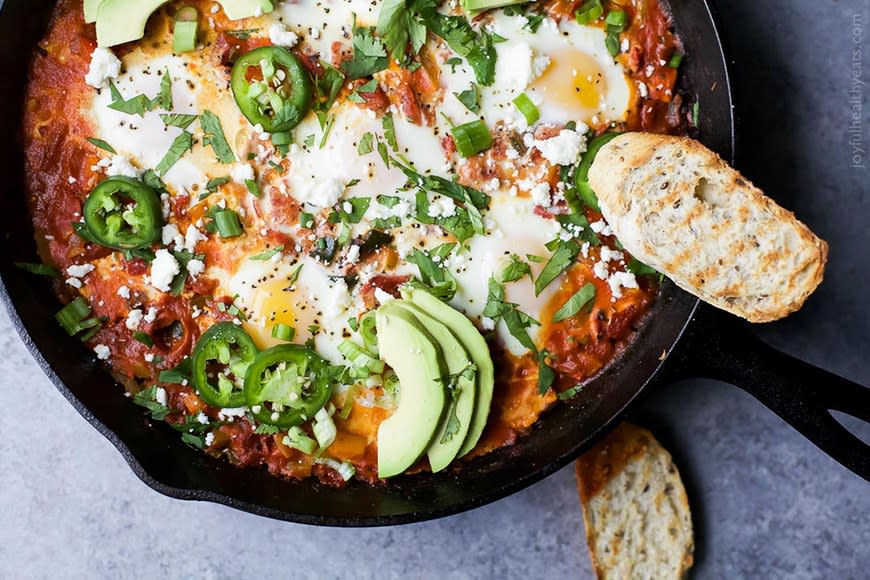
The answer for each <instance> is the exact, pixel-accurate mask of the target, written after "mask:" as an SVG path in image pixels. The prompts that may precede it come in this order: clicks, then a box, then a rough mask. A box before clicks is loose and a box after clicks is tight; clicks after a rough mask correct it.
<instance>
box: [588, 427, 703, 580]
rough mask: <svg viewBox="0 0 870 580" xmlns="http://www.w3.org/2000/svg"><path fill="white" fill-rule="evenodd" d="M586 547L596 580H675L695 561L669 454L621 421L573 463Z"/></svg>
mask: <svg viewBox="0 0 870 580" xmlns="http://www.w3.org/2000/svg"><path fill="white" fill-rule="evenodd" d="M576 470H577V489H578V491H579V494H580V502H581V504H582V506H583V521H584V526H585V529H586V542H587V545H588V547H589V554H590V556H591V559H592V567H593V569H594V570H595V574H596V576H597V577H598V578H602V579H603V578H620V579H623V578H655V579H657V580H659V579H667V578H682V577H683V576H685V575H686V572H687V571H688V570H689V568H691V567H692V564H693V562H694V547H695V544H694V534H693V529H692V517H691V511H690V509H689V500H688V496H687V495H686V490H685V488H684V486H683V482H682V480H681V479H680V474H679V472H678V471H677V468H676V466H675V465H674V463H673V460H672V458H671V455H670V454H669V453H668V452H667V450H665V449H664V447H662V446H661V445H660V444H659V442H658V441H656V439H655V438H654V437H653V436H652V434H651V433H650V432H649V431H647V430H646V429H644V428H642V427H638V426H636V425H633V424H631V423H622V424H620V425H619V426H618V427H616V429H614V430H613V431H611V432H610V433H609V434H608V435H607V436H606V437H604V438H603V439H601V440H599V441H598V442H597V443H596V444H595V445H594V446H593V447H592V448H591V449H589V451H587V452H586V453H584V454H583V456H582V457H581V458H580V459H578V460H577V464H576Z"/></svg>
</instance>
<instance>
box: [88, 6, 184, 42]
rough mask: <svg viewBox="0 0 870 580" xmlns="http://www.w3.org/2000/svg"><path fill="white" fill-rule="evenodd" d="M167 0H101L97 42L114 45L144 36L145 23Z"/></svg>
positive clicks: (98, 14)
mask: <svg viewBox="0 0 870 580" xmlns="http://www.w3.org/2000/svg"><path fill="white" fill-rule="evenodd" d="M166 2H167V0H102V2H100V3H99V8H98V9H97V44H98V45H99V46H105V47H108V46H115V45H116V44H123V43H125V42H131V41H133V40H139V39H140V38H142V37H143V36H145V24H147V23H148V17H149V16H151V15H152V14H153V13H154V11H155V10H157V9H158V8H160V7H161V6H163V5H164V4H166Z"/></svg>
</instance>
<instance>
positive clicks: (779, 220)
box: [589, 133, 828, 322]
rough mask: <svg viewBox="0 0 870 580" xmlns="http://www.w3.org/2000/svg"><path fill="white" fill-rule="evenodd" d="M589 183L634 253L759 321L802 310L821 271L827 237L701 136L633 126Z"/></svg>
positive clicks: (605, 151) (601, 158)
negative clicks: (654, 132) (645, 130)
mask: <svg viewBox="0 0 870 580" xmlns="http://www.w3.org/2000/svg"><path fill="white" fill-rule="evenodd" d="M589 184H590V185H591V186H592V189H593V190H594V191H595V193H596V194H598V201H599V203H600V205H601V211H602V213H603V214H604V218H605V219H606V220H607V222H608V223H609V224H610V226H611V228H612V229H613V231H614V233H615V234H616V237H617V238H618V239H619V241H620V242H622V244H623V245H624V246H625V248H626V249H627V250H628V251H629V252H631V254H632V255H633V256H634V257H636V258H637V259H638V260H640V261H641V262H644V263H645V264H648V265H650V266H652V267H653V268H655V269H656V270H658V271H659V272H661V273H663V274H664V275H665V276H667V277H668V278H670V279H671V280H673V281H674V283H676V284H677V285H678V286H679V287H681V288H683V289H684V290H686V291H688V292H691V293H692V294H694V295H695V296H697V297H699V298H701V299H702V300H704V301H705V302H709V303H710V304H712V305H713V306H716V307H718V308H721V309H723V310H727V311H728V312H731V313H733V314H736V315H738V316H741V317H743V318H746V319H747V320H749V321H751V322H768V321H771V320H776V319H778V318H782V317H784V316H787V315H788V314H790V313H792V312H794V311H796V310H798V309H799V308H800V307H801V306H802V305H803V303H804V301H805V300H806V299H807V298H808V297H809V295H810V294H812V293H813V291H814V290H815V289H816V287H817V286H818V285H819V284H820V283H821V281H822V277H823V275H824V269H825V262H826V261H827V257H828V245H827V243H825V242H824V241H823V240H821V239H819V238H818V237H817V236H816V235H815V234H813V232H811V231H810V229H809V228H808V227H807V226H805V225H804V224H802V223H801V222H800V221H798V220H797V219H796V218H795V216H794V214H793V213H791V212H790V211H787V210H785V209H783V208H781V207H780V206H778V205H776V203H774V202H773V201H772V200H771V199H769V198H768V197H765V195H764V193H763V192H762V191H761V190H760V189H758V188H757V187H755V186H754V185H752V184H751V183H749V181H747V180H746V179H744V178H743V177H742V176H741V175H740V174H739V173H738V172H737V171H735V170H734V169H732V168H731V167H729V166H728V165H726V164H725V162H724V161H722V159H721V158H719V156H718V155H716V154H715V153H713V152H712V151H710V150H709V149H707V148H706V147H704V146H703V145H701V144H700V143H698V142H697V141H694V140H692V139H688V138H680V137H670V136H665V135H652V134H646V133H627V134H625V135H622V136H620V137H617V138H615V139H613V140H612V141H611V142H610V143H608V144H607V145H605V146H604V147H602V148H601V150H600V151H599V152H598V154H597V156H596V158H595V162H594V163H593V164H592V167H591V169H590V170H589Z"/></svg>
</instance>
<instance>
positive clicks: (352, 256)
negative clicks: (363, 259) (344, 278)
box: [344, 244, 359, 264]
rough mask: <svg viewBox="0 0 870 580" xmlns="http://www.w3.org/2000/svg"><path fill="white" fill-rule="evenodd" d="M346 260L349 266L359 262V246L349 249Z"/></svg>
mask: <svg viewBox="0 0 870 580" xmlns="http://www.w3.org/2000/svg"><path fill="white" fill-rule="evenodd" d="M344 259H345V261H346V262H347V263H348V264H355V263H356V262H357V261H358V260H359V246H357V245H356V244H354V245H352V246H351V247H350V248H348V250H347V254H346V255H345V257H344Z"/></svg>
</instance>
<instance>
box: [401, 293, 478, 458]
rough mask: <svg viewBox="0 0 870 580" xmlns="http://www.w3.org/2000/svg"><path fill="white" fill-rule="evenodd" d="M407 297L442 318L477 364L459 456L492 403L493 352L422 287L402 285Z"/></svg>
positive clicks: (462, 317)
mask: <svg viewBox="0 0 870 580" xmlns="http://www.w3.org/2000/svg"><path fill="white" fill-rule="evenodd" d="M402 292H403V294H404V295H405V297H406V298H408V299H410V300H411V302H413V303H414V304H416V305H417V306H418V307H420V309H421V310H423V311H425V312H427V313H429V314H430V315H431V316H432V317H433V318H436V319H438V320H439V321H441V323H442V324H444V325H445V326H447V328H449V329H450V331H451V332H452V333H453V334H454V335H455V336H456V338H458V339H459V342H461V343H462V345H463V346H464V347H465V351H466V352H467V353H468V355H469V357H470V358H471V362H473V363H474V364H475V365H477V401H476V402H475V405H474V415H473V416H472V418H471V426H470V428H469V429H468V435H467V436H466V437H465V441H464V442H463V443H462V447H461V448H460V449H459V454H458V457H462V456H463V455H465V454H466V453H468V452H469V451H471V450H472V449H474V446H475V445H477V441H478V440H479V439H480V435H481V433H483V428H484V427H486V420H487V418H488V417H489V407H490V404H491V403H492V389H493V385H494V384H495V380H494V369H493V364H492V356H491V355H490V353H489V347H488V346H487V344H486V341H485V340H484V339H483V336H481V334H480V332H479V331H478V330H477V328H475V327H474V325H473V324H472V323H471V321H470V320H468V318H466V317H465V315H464V314H462V313H461V312H459V311H458V310H456V309H454V308H452V307H450V306H449V305H448V304H445V303H444V302H442V301H441V300H439V299H438V298H436V297H435V296H433V295H432V294H430V293H428V292H426V291H425V290H423V289H421V288H414V287H411V286H406V287H405V288H403V289H402Z"/></svg>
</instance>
